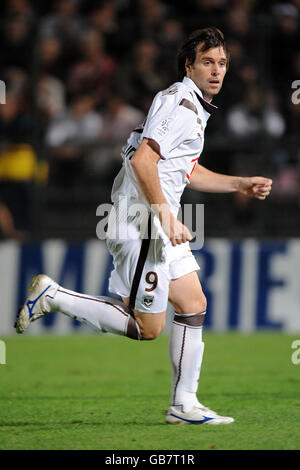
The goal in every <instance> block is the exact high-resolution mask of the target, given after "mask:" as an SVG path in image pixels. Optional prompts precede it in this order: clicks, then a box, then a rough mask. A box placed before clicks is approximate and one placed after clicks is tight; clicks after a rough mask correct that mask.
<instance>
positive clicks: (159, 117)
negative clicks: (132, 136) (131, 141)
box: [142, 89, 194, 159]
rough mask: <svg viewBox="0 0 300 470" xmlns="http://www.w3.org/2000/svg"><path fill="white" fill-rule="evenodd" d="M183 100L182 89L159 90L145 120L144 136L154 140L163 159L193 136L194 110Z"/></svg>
mask: <svg viewBox="0 0 300 470" xmlns="http://www.w3.org/2000/svg"><path fill="white" fill-rule="evenodd" d="M171 90H172V89H171ZM164 93H165V94H164ZM181 101H182V93H180V91H175V92H173V93H170V92H168V90H166V92H159V93H158V94H157V95H156V96H155V98H154V100H153V103H152V105H151V108H150V110H149V113H148V116H147V119H146V122H145V126H144V130H143V134H142V138H148V139H152V140H154V141H155V142H156V143H157V144H158V145H159V148H160V156H161V158H163V159H167V158H168V156H169V153H170V151H171V150H172V149H174V148H176V147H178V146H179V145H180V144H182V143H183V142H184V141H185V140H188V139H190V138H191V134H192V130H193V123H194V120H193V116H192V111H190V110H189V109H187V108H186V107H184V106H181V105H180V103H181Z"/></svg>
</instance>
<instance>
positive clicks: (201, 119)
mask: <svg viewBox="0 0 300 470" xmlns="http://www.w3.org/2000/svg"><path fill="white" fill-rule="evenodd" d="M215 108H216V107H215V106H214V105H212V104H210V103H208V102H207V101H205V100H204V99H203V96H202V93H201V91H200V90H199V88H198V87H197V85H196V84H195V83H194V82H193V81H192V80H191V79H190V78H188V77H184V79H183V81H182V82H176V83H174V84H173V85H171V86H170V87H169V88H168V89H166V90H164V91H160V92H159V93H157V95H156V96H155V98H154V100H153V102H152V105H151V107H150V110H149V113H148V116H147V118H146V120H145V122H144V123H143V124H141V125H140V126H138V127H137V128H136V129H135V130H134V131H133V132H131V134H130V136H129V138H128V140H127V144H126V145H125V146H124V147H123V149H122V158H123V167H122V169H121V170H120V172H119V174H118V175H117V177H116V178H115V181H114V184H113V188H112V195H111V196H112V201H113V202H114V203H117V202H118V200H119V198H120V197H122V196H125V197H127V198H128V199H129V200H130V201H131V202H132V203H135V202H143V203H146V201H145V199H144V197H143V195H142V193H141V190H140V188H139V184H138V182H137V180H136V177H135V175H134V172H133V170H132V167H131V164H130V159H131V157H132V155H133V153H134V152H135V150H136V149H137V148H138V147H139V146H140V144H141V142H142V140H143V139H144V138H148V139H152V140H154V141H155V142H156V143H157V144H158V145H159V149H160V157H161V158H160V160H159V161H158V164H157V169H158V176H159V180H160V185H161V189H162V192H163V194H164V196H165V198H166V201H167V204H168V206H169V208H170V210H171V212H172V213H173V215H174V216H175V217H176V216H177V214H178V210H179V207H180V199H181V196H182V193H183V191H184V188H185V187H186V185H187V184H189V178H190V175H191V174H192V172H193V169H194V168H195V165H196V164H197V161H198V159H199V157H200V155H201V153H202V149H203V145H204V130H205V127H206V123H207V120H208V118H209V116H210V114H211V113H212V111H213V110H214V109H215ZM146 204H147V203H146Z"/></svg>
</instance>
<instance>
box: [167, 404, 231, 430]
mask: <svg viewBox="0 0 300 470" xmlns="http://www.w3.org/2000/svg"><path fill="white" fill-rule="evenodd" d="M233 421H234V419H233V418H230V417H229V416H219V415H218V414H217V413H215V411H212V410H210V409H209V408H207V407H206V406H204V405H202V403H198V404H197V405H195V406H194V407H193V408H192V409H191V410H190V411H188V412H186V413H184V412H182V411H179V410H178V408H177V407H174V406H170V408H169V409H168V412H167V416H166V423H167V424H214V425H216V424H230V423H233Z"/></svg>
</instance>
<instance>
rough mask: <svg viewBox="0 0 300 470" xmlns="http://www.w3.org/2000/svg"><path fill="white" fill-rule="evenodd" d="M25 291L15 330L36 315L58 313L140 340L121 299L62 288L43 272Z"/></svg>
mask: <svg viewBox="0 0 300 470" xmlns="http://www.w3.org/2000/svg"><path fill="white" fill-rule="evenodd" d="M29 291H30V293H29V296H28V297H27V299H26V301H25V304H24V305H23V307H22V308H21V309H20V312H19V314H18V319H17V322H16V330H17V332H18V333H23V332H24V331H25V329H26V328H27V327H28V326H29V325H30V323H31V322H33V321H35V320H37V319H38V318H41V317H43V316H44V315H47V314H49V313H51V312H60V313H63V314H65V315H67V316H69V317H71V318H75V319H77V320H79V321H82V322H85V323H87V324H89V325H90V326H92V327H93V328H95V329H96V330H97V331H99V332H110V333H114V334H117V335H122V336H128V337H129V338H132V339H141V335H140V331H139V326H138V323H137V322H136V320H135V319H134V317H133V315H132V314H131V311H130V309H129V308H128V307H127V306H126V305H125V304H124V303H123V302H121V301H118V300H116V299H113V298H110V297H96V296H92V295H85V294H82V293H79V292H74V291H72V290H69V289H65V288H63V287H62V286H60V285H58V284H57V283H56V282H55V281H53V280H52V279H51V278H49V277H48V276H45V275H39V276H37V277H36V278H34V279H33V283H32V285H31V286H30V288H29Z"/></svg>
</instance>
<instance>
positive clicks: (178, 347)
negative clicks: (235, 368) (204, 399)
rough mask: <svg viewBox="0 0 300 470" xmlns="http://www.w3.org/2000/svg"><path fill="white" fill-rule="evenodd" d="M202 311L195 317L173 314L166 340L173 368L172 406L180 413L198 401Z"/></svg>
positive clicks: (202, 346) (202, 349)
mask: <svg viewBox="0 0 300 470" xmlns="http://www.w3.org/2000/svg"><path fill="white" fill-rule="evenodd" d="M204 317H205V312H203V313H197V314H178V313H175V316H174V319H173V322H172V327H171V332H170V339H169V356H170V360H171V365H172V390H171V406H175V407H178V408H180V410H181V411H183V412H188V411H190V410H191V409H192V408H193V406H194V405H196V404H198V403H199V401H198V399H197V396H196V392H197V389H198V382H199V377H200V370H201V364H202V357H203V352H204V343H203V341H202V324H203V321H204Z"/></svg>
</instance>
